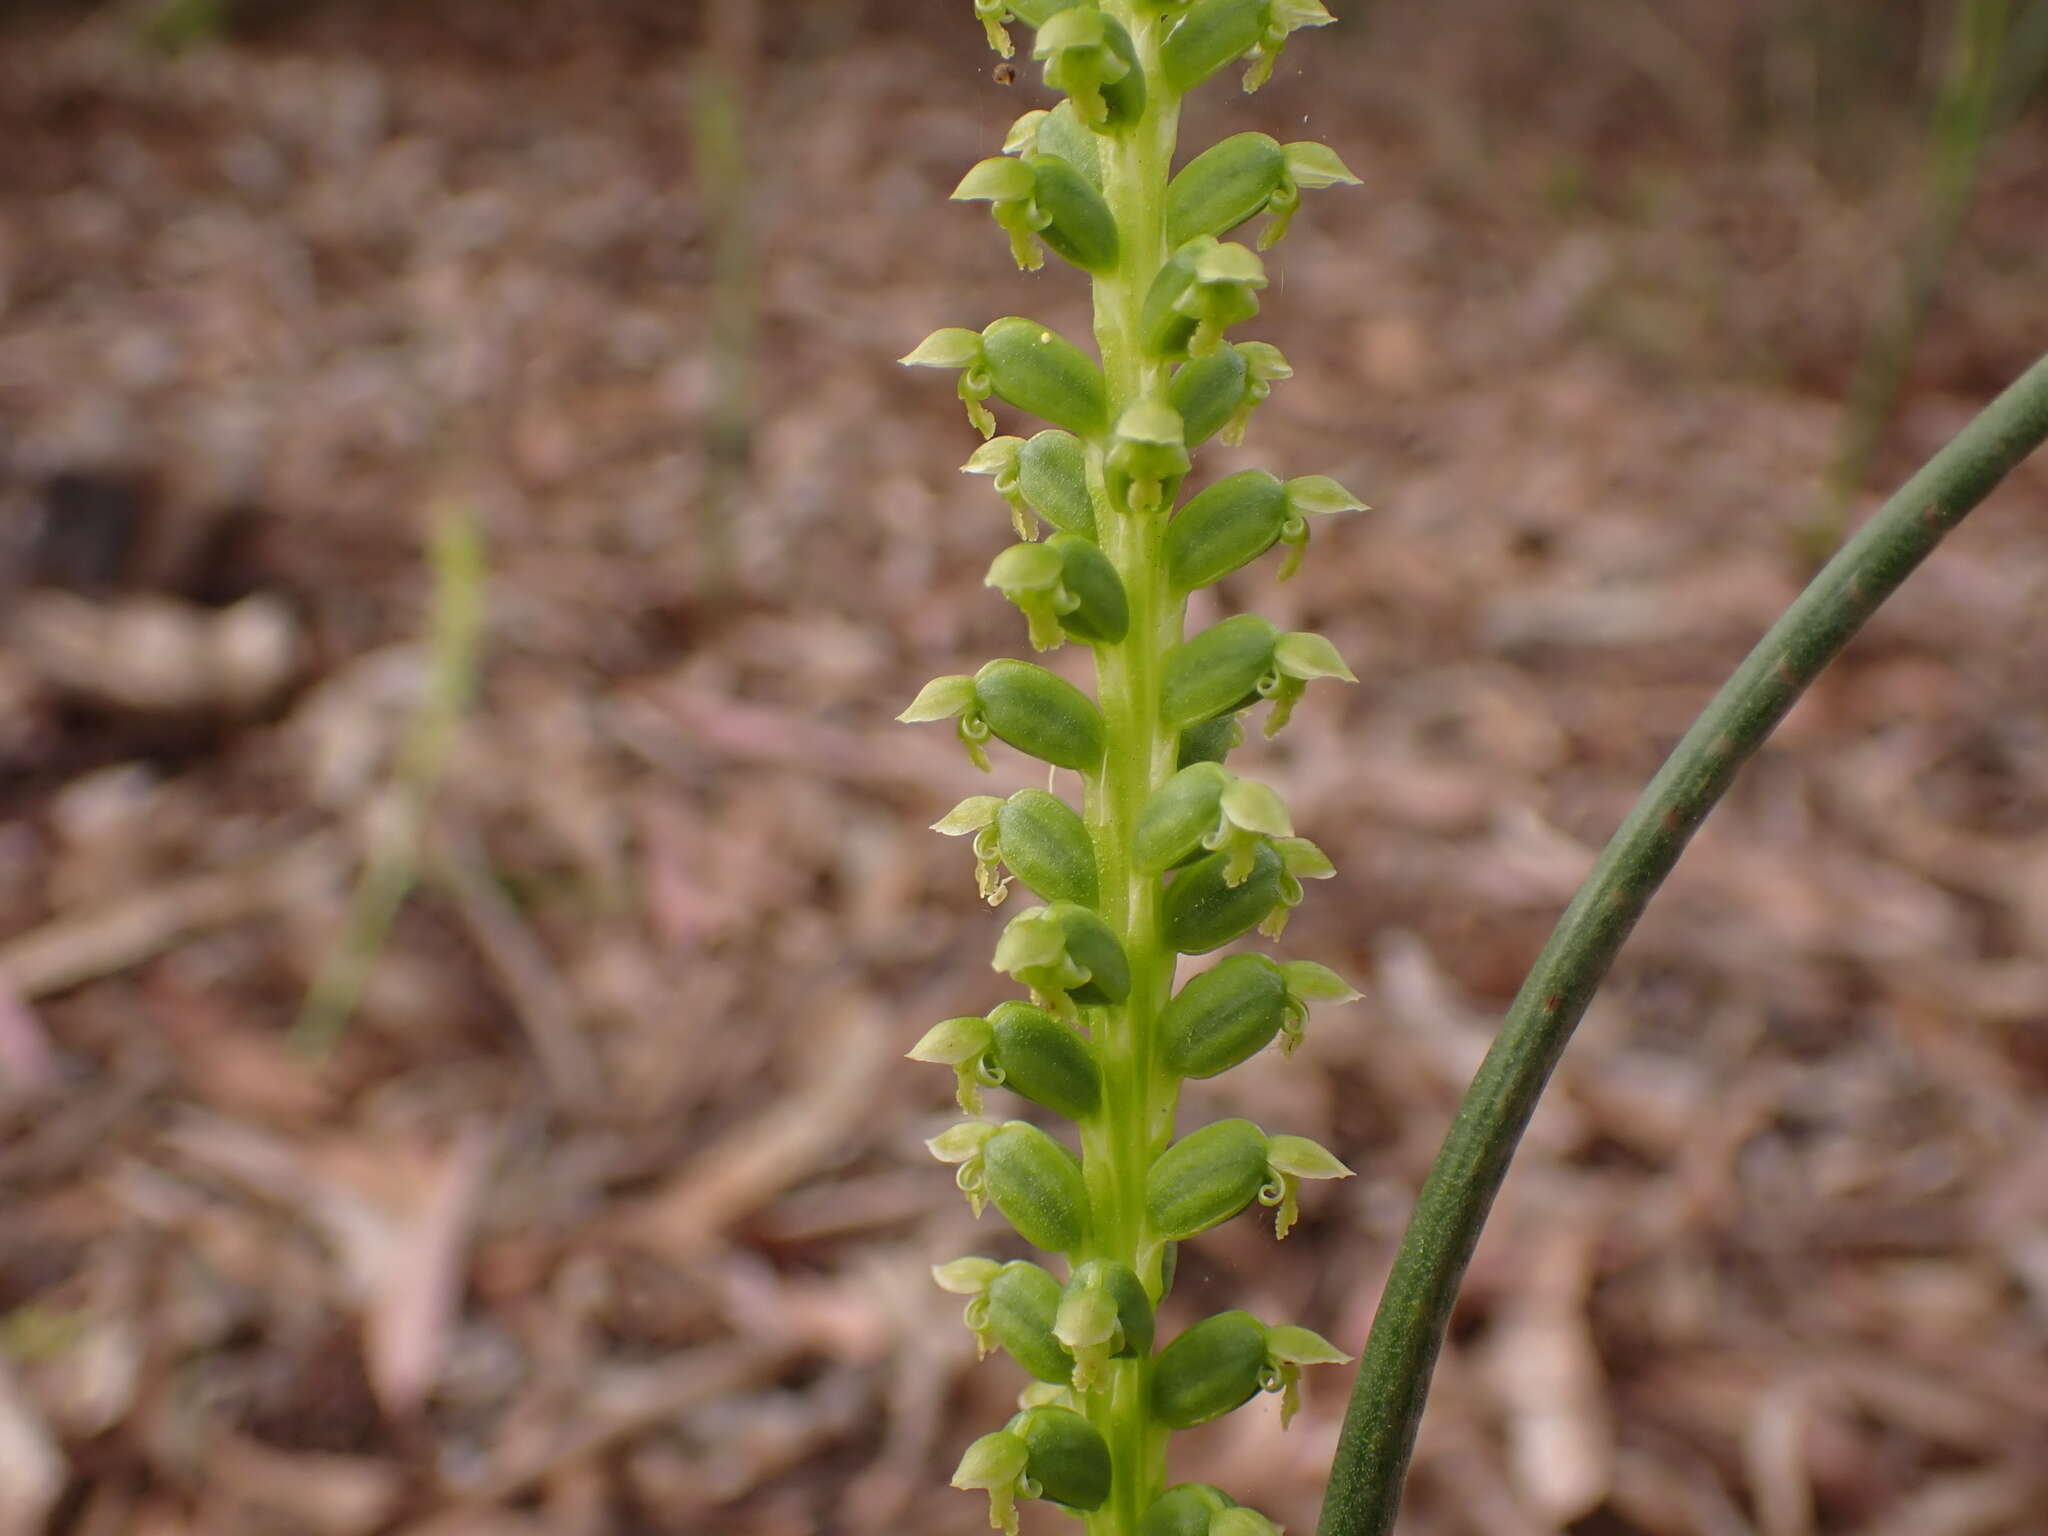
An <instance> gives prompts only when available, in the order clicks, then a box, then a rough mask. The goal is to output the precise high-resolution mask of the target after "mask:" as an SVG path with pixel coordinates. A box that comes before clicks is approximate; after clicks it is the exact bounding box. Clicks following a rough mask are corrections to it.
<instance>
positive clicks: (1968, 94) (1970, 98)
mask: <svg viewBox="0 0 2048 1536" xmlns="http://www.w3.org/2000/svg"><path fill="white" fill-rule="evenodd" d="M2044 67H2048V0H2030V3H2026V4H2023V5H2022V7H2021V9H2020V12H2019V14H2018V15H2017V16H2014V15H2013V12H2012V7H2011V5H2009V4H2008V0H1961V3H1960V4H1959V5H1958V6H1957V8H1956V14H1955V22H1954V26H1953V29H1952V31H1951V33H1950V37H1949V45H1948V54H1947V59H1946V62H1945V63H1944V65H1943V69H1942V81H1941V88H1940V91H1939V94H1938V95H1937V97H1936V100H1935V106H1934V114H1933V122H1932V124H1931V127H1930V133H1929V140H1930V143H1929V148H1928V156H1927V166H1926V171H1925V177H1926V185H1925V190H1924V193H1923V201H1922V212H1921V218H1920V227H1919V229H1918V231H1917V232H1916V233H1915V235H1914V237H1913V240H1912V243H1911V244H1910V245H1909V246H1908V248H1907V251H1906V256H1905V270H1904V272H1903V273H1902V274H1901V276H1900V279H1899V285H1898V287H1897V289H1896V290H1895V291H1894V292H1893V294H1892V296H1891V299H1890V302H1889V306H1888V307H1887V308H1886V309H1885V310H1884V311H1883V312H1882V313H1881V314H1879V315H1878V316H1877V317H1876V318H1875V319H1874V320H1873V321H1872V323H1871V325H1870V329H1869V331H1868V332H1867V334H1866V335H1865V338H1864V343H1863V351H1862V354H1861V355H1860V356H1859V357H1858V359H1857V362H1856V371H1855V373H1854V374H1853V375H1851V377H1850V381H1849V389H1848V395H1847V398H1846V400H1845V401H1844V402H1843V407H1842V420H1841V427H1840V431H1839V433H1838V436H1837V439H1836V446H1835V457H1834V462H1833V463H1832V464H1830V465H1829V467H1828V470H1827V476H1826V481H1825V484H1824V486H1823V492H1822V496H1823V499H1822V504H1821V506H1820V508H1819V510H1818V511H1817V512H1816V513H1815V514H1814V516H1813V517H1812V518H1811V519H1810V520H1809V521H1808V522H1807V523H1806V524H1805V526H1804V527H1803V528H1801V529H1800V530H1799V542H1800V545H1801V547H1802V548H1803V549H1805V550H1806V551H1807V552H1808V553H1809V554H1810V556H1811V558H1812V559H1814V560H1815V561H1818V560H1820V559H1821V558H1823V557H1824V556H1825V555H1826V554H1827V552H1828V551H1829V550H1831V549H1833V548H1834V547H1835V545H1837V544H1838V543H1840V542H1841V539H1842V535H1843V533H1844V532H1845V531H1846V529H1847V527H1848V519H1849V513H1850V511H1851V509H1852V507H1853V506H1854V504H1855V501H1856V498H1857V497H1858V496H1860V495H1861V494H1862V493H1863V488H1864V486H1865V484H1867V483H1868V481H1869V478H1870V470H1871V465H1872V463H1873V461H1874V460H1875V459H1876V457H1877V451H1878V448H1879V446H1880V444H1881V443H1882V442H1883V439H1884V433H1885V429H1886V428H1887V427H1888V426H1889V425H1890V424H1891V420H1892V416H1893V413H1894V411H1895V409H1896V408H1897V405H1898V399H1899V392H1900V389H1901V387H1902V386H1903V384H1904V382H1905V377H1906V369H1907V367H1908V366H1909V365H1910V364H1911V362H1912V359H1913V351H1914V347H1915V346H1916V344H1917V343H1918V341H1919V338H1920V333H1921V331H1922V329H1923V328H1924V327H1925V325H1926V323H1927V317H1928V314H1929V312H1930V311H1931V310H1932V309H1933V307H1934V301H1935V298H1936V296H1937V295H1938V294H1939V293H1940V291H1941V280H1942V275H1943V273H1944V272H1946V271H1947V269H1948V265H1949V260H1950V258H1951V257H1952V256H1953V255H1954V253H1955V248H1956V242H1957V240H1958V239H1959V238H1960V236H1961V234H1962V229H1963V223H1964V221H1965V220H1966V219H1967V218H1968V217H1969V212H1970V206H1971V203H1972V201H1973V198H1974V195H1975V192H1976V186H1977V173H1978V170H1979V168H1980V166H1981V165H1982V163H1983V158H1984V150H1985V148H1986V146H1987V145H1988V144H1989V143H1990V142H1991V140H1992V139H1993V138H1994V137H1996V135H1997V132H1998V130H1999V128H2000V127H2001V126H2003V125H2004V123H2005V122H2006V121H2008V120H2009V119H2010V118H2011V117H2012V116H2013V114H2014V113H2015V112H2017V111H2018V110H2019V108H2020V107H2021V106H2022V105H2023V104H2024V103H2025V101H2026V99H2027V97H2028V96H2030V95H2031V94H2032V93H2033V90H2034V87H2035V86H2036V85H2037V84H2038V83H2039V82H2040V79H2041V74H2042V71H2043V69H2044Z"/></svg>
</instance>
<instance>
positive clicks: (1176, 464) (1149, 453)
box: [1108, 395, 1192, 513]
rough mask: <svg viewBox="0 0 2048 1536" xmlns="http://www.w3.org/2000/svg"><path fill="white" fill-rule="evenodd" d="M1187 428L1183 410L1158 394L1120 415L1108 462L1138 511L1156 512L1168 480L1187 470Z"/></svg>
mask: <svg viewBox="0 0 2048 1536" xmlns="http://www.w3.org/2000/svg"><path fill="white" fill-rule="evenodd" d="M1191 462H1192V461H1191V460H1190V459H1189V458H1188V444H1187V429H1186V427H1185V425H1184V424H1183V423H1182V421H1181V415H1180V412H1179V411H1177V410H1175V409H1174V408H1173V407H1172V406H1171V405H1169V404H1168V403H1167V402H1166V401H1164V400H1162V399H1159V398H1157V397H1156V396H1149V395H1148V396H1146V397H1145V398H1144V399H1142V400H1135V401H1133V402H1132V403H1131V404H1130V405H1129V406H1128V407H1127V408H1126V409H1125V411H1124V413H1123V415H1122V416H1120V417H1118V418H1117V424H1116V433H1115V435H1114V437H1113V438H1112V439H1111V441H1110V448H1109V458H1108V465H1109V468H1110V470H1111V472H1112V473H1113V474H1114V475H1115V476H1116V477H1117V484H1119V485H1120V486H1122V487H1123V488H1124V503H1125V505H1126V506H1127V507H1128V508H1129V509H1130V510H1131V511H1132V512H1135V513H1145V512H1157V511H1158V510H1159V509H1160V506H1161V504H1162V503H1163V502H1164V500H1165V492H1166V482H1167V481H1169V480H1172V481H1178V480H1179V479H1180V477H1181V476H1182V475H1184V474H1186V473H1187V472H1188V467H1189V465H1190V463H1191Z"/></svg>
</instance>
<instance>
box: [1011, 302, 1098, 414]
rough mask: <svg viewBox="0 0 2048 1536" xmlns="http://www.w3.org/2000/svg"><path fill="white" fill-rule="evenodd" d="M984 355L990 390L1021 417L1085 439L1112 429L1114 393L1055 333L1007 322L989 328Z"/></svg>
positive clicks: (1018, 319) (1077, 351)
mask: <svg viewBox="0 0 2048 1536" xmlns="http://www.w3.org/2000/svg"><path fill="white" fill-rule="evenodd" d="M981 355H982V361H983V365H984V368H985V374H984V378H985V380H986V382H987V384H988V386H989V388H990V389H991V390H992V391H993V392H994V393H996V394H998V395H1001V396H1002V397H1003V398H1004V399H1005V400H1007V401H1009V402H1010V404H1012V405H1014V406H1016V407H1017V409H1019V410H1020V411H1030V412H1031V413H1032V414H1033V415H1035V416H1043V417H1044V418H1045V419H1046V420H1047V421H1049V422H1051V423H1053V425H1055V426H1059V427H1065V428H1066V429H1067V430H1068V431H1069V432H1078V433H1080V434H1081V435H1082V436H1084V437H1086V436H1090V435H1092V434H1095V433H1099V432H1102V431H1105V430H1106V429H1107V428H1108V426H1109V392H1108V389H1107V387H1106V386H1105V385H1104V384H1103V382H1102V370H1101V369H1100V368H1098V367H1096V366H1095V363H1094V361H1093V360H1092V359H1091V358H1090V357H1089V356H1088V355H1087V354H1086V353H1085V352H1083V351H1082V350H1081V349H1080V348H1079V347H1077V346H1075V345H1074V344H1073V343H1072V342H1071V341H1068V340H1067V339H1066V338H1065V337H1064V336H1061V335H1059V334H1058V333H1057V332H1055V331H1053V330H1052V329H1051V328H1050V327H1048V326H1044V325H1041V324H1039V323H1038V322H1037V321H1036V320H1026V319H1024V318H1022V317H1021V316H1018V315H1009V316H1005V317H1004V318H1003V319H1001V320H996V321H993V322H991V323H990V324H989V325H987V326H986V327H984V328H983V330H982V332H981ZM992 430H993V428H991V429H990V431H992ZM988 435H989V432H988V431H984V432H983V433H982V436H984V437H986V436H988Z"/></svg>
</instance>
